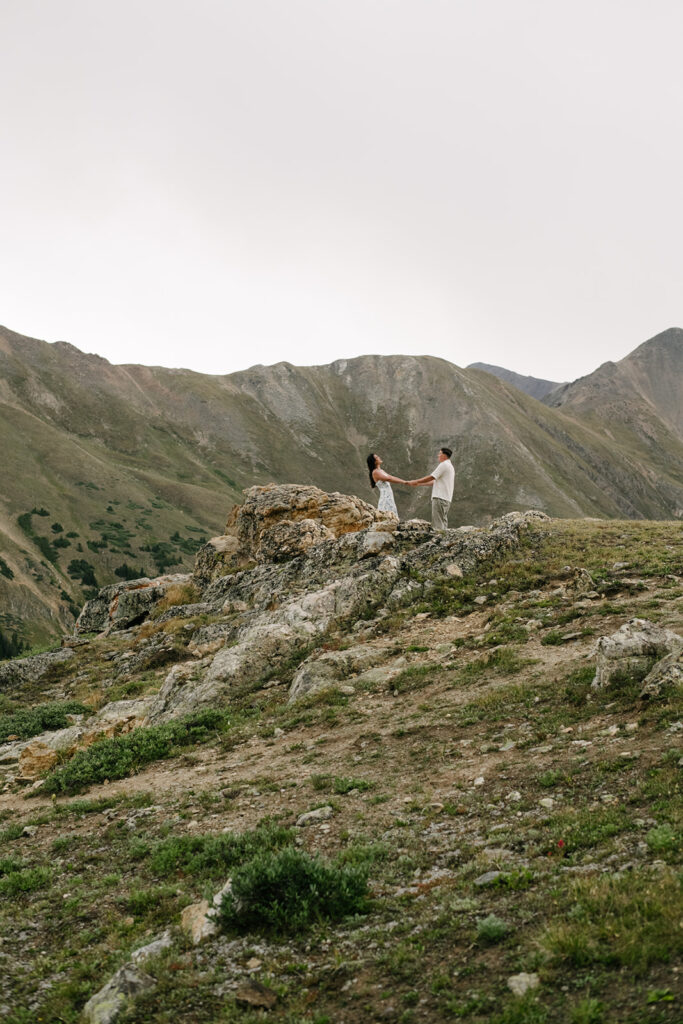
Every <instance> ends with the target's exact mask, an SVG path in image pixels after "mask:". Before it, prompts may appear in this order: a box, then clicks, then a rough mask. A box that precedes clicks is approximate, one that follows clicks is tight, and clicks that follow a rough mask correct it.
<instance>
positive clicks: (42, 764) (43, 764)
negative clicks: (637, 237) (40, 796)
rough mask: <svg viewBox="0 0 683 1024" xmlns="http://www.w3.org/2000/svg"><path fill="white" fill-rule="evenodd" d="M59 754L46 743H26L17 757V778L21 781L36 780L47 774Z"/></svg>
mask: <svg viewBox="0 0 683 1024" xmlns="http://www.w3.org/2000/svg"><path fill="white" fill-rule="evenodd" d="M58 760H59V754H58V753H57V751H56V750H53V749H52V747H49V746H48V745H47V744H46V743H41V742H40V740H32V741H31V742H30V743H27V744H26V746H25V747H24V749H23V750H22V752H21V754H20V755H19V777H20V778H21V779H26V780H28V779H37V778H38V777H39V776H40V775H44V774H45V772H48V771H49V770H50V768H52V767H53V766H54V765H55V764H56V763H57V761H58Z"/></svg>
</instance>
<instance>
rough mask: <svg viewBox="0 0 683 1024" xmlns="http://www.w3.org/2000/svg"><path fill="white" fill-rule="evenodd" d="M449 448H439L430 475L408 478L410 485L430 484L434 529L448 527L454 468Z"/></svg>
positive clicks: (445, 528) (453, 484)
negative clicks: (433, 468)
mask: <svg viewBox="0 0 683 1024" xmlns="http://www.w3.org/2000/svg"><path fill="white" fill-rule="evenodd" d="M452 454H453V452H452V451H451V449H450V448H439V464H438V466H437V467H436V469H435V470H434V472H433V473H432V474H431V475H430V476H423V477H422V478H421V479H420V480H409V481H408V483H409V484H410V485H411V487H421V486H423V485H424V486H427V485H429V484H431V485H432V526H433V527H434V529H435V530H447V529H448V510H449V508H450V507H451V501H452V500H453V488H454V486H455V470H454V469H453V463H452V462H451V455H452Z"/></svg>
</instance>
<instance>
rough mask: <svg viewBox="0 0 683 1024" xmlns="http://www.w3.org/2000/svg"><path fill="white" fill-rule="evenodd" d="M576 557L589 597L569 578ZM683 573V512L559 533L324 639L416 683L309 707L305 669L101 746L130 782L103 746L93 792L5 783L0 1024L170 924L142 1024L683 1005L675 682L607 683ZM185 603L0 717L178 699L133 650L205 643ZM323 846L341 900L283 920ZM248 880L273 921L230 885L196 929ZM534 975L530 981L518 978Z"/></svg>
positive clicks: (603, 1012) (477, 1015) (321, 878)
mask: <svg viewBox="0 0 683 1024" xmlns="http://www.w3.org/2000/svg"><path fill="white" fill-rule="evenodd" d="M574 569H582V570H586V571H588V572H589V573H590V574H591V575H592V578H593V581H595V586H596V590H595V592H590V593H582V594H579V593H574V592H572V587H571V582H572V580H573V579H574V578H575V577H574V571H573V570H574ZM682 583H683V548H682V538H681V531H680V526H679V525H678V524H674V523H665V522H659V523H655V522H647V523H644V522H625V521H621V522H619V521H614V522H601V523H599V522H586V521H566V522H559V521H555V522H550V523H548V522H545V523H537V524H536V525H535V526H534V527H533V529H532V530H531V531H530V532H529V533H528V535H527V536H526V539H525V541H524V542H523V544H522V546H521V547H520V548H517V549H515V550H514V552H513V553H512V555H508V556H506V557H505V558H501V559H500V560H499V561H497V562H495V563H493V564H491V563H489V564H486V565H483V566H481V567H480V569H479V570H478V571H477V573H476V574H475V575H473V576H468V577H465V578H464V579H454V580H452V582H451V583H450V584H449V585H448V587H439V588H435V589H432V590H431V591H429V592H427V593H426V594H425V595H424V597H423V598H422V599H421V601H420V602H419V603H414V604H413V605H412V606H410V607H407V608H403V609H400V610H398V611H396V610H395V611H393V612H392V613H391V614H390V615H387V614H384V613H382V614H379V615H378V616H377V618H375V619H362V620H360V621H359V622H358V623H357V624H354V626H353V628H352V631H351V634H348V633H331V634H330V635H329V636H327V637H326V638H325V650H327V651H334V650H340V649H343V648H344V647H348V645H349V644H350V643H353V644H358V643H361V644H364V645H366V646H367V648H368V649H372V648H374V647H377V648H380V647H381V648H382V649H384V650H385V651H386V652H387V653H386V657H387V658H389V659H390V660H391V663H392V664H394V663H396V661H397V659H399V658H402V659H403V661H402V662H401V664H402V669H401V671H400V673H399V674H398V675H396V674H394V675H393V676H391V677H387V676H386V675H385V676H382V671H381V670H382V669H383V668H384V667H385V666H383V665H381V664H380V665H379V666H378V667H377V669H376V672H377V674H376V675H374V676H373V674H372V673H369V674H366V676H365V677H363V678H360V677H359V678H358V679H353V678H352V679H350V680H348V681H347V682H348V683H349V684H350V685H346V686H340V687H337V688H331V689H328V690H325V691H323V692H322V693H320V694H318V695H316V696H314V697H310V698H309V699H308V700H305V701H303V702H302V703H299V704H296V705H293V706H292V705H289V704H288V703H287V687H288V683H289V681H290V679H291V677H292V674H293V673H294V671H295V669H296V665H291V666H289V667H286V668H285V669H284V670H283V671H282V672H280V673H278V676H277V678H275V679H272V680H270V681H269V682H268V683H267V685H265V686H263V687H261V688H260V689H257V690H254V689H253V688H247V689H245V690H243V691H242V692H237V693H235V694H234V695H233V697H232V700H231V703H230V706H229V708H228V709H227V710H226V711H225V712H215V711H212V712H210V715H212V716H213V717H211V718H209V717H207V716H206V714H205V717H204V719H202V721H201V722H200V721H199V720H198V719H197V720H196V721H194V722H192V723H190V722H189V721H188V722H186V723H184V724H183V723H180V722H178V723H171V725H173V728H174V729H175V732H174V733H173V735H171V732H170V731H169V730H170V725H168V724H167V725H164V726H162V727H159V728H157V729H156V731H155V730H154V729H139V730H138V731H137V732H135V733H132V734H130V735H128V736H125V735H124V736H121V737H120V738H119V739H118V740H109V741H105V742H106V743H108V744H109V746H108V747H107V748H106V751H107V760H106V765H107V766H108V767H107V771H108V772H109V773H111V774H110V777H109V778H108V779H107V780H106V781H103V775H102V771H103V766H104V764H105V761H104V760H103V754H98V747H97V745H95V747H91V748H90V751H89V752H88V751H86V752H85V754H84V756H83V759H82V761H81V767H80V769H79V772H80V774H78V775H75V774H74V773H73V772H72V776H71V778H72V783H71V785H72V789H73V788H81V789H82V790H84V791H83V792H81V793H80V794H79V795H76V796H65V795H63V793H64V788H65V787H64V786H60V785H57V784H54V785H52V786H50V785H49V784H48V787H47V788H48V794H49V791H50V788H52V790H53V791H54V792H55V793H56V794H57V796H56V798H55V799H51V798H50V797H49V795H47V796H46V795H44V794H43V795H38V796H35V795H34V796H33V797H30V796H28V797H26V796H25V791H22V789H21V788H19V787H18V786H16V785H9V786H8V787H6V790H5V792H3V793H2V794H0V926H1V927H2V931H3V934H4V935H5V936H6V939H5V942H4V944H3V947H2V950H3V971H2V972H1V976H0V1007H1V1008H2V1014H3V1019H4V1020H5V1021H6V1022H7V1024H27V1022H28V1021H33V1020H41V1021H43V1022H44V1024H57V1022H62V1024H77V1021H79V1019H80V1013H81V1010H82V1007H83V1006H84V1004H85V1002H86V1001H87V1000H88V999H89V998H90V996H91V995H92V994H93V993H94V992H96V991H97V990H98V989H99V988H101V986H102V985H103V984H104V983H105V982H106V981H107V980H108V979H109V978H110V977H111V976H112V974H113V973H114V972H115V971H116V970H117V969H118V968H119V967H120V966H121V965H122V964H123V963H125V962H126V961H127V960H128V959H129V957H130V953H131V951H132V950H135V949H137V948H138V947H140V946H143V945H145V944H147V943H149V942H150V941H151V940H152V939H153V938H155V937H158V936H159V935H161V934H162V932H163V931H164V929H166V928H169V929H170V939H171V945H170V946H169V947H168V948H166V949H165V950H161V951H159V953H158V954H157V955H156V956H154V957H152V958H151V959H150V960H148V961H147V962H145V964H144V965H143V969H144V971H145V973H146V974H147V975H149V977H150V978H151V980H152V983H153V984H154V988H153V989H151V990H150V991H149V992H144V993H142V994H141V995H140V996H139V997H138V998H137V999H136V1000H134V1001H132V1002H131V1003H129V1005H128V1007H127V1009H126V1010H125V1012H124V1013H123V1014H122V1016H121V1017H120V1018H119V1019H120V1021H121V1024H143V1022H144V1024H166V1022H169V1021H172V1020H182V1021H183V1022H188V1024H189V1022H192V1024H217V1022H226V1024H227V1022H234V1024H256V1022H257V1021H260V1020H264V1019H266V1011H265V1010H263V1009H259V1008H258V1007H259V1006H266V1005H269V1006H270V1007H271V1008H270V1009H269V1010H268V1011H267V1019H269V1020H273V1021H282V1022H286V1024H324V1022H328V1024H331V1022H337V1021H339V1022H341V1021H344V1022H346V1024H366V1022H368V1021H380V1020H388V1021H396V1022H401V1024H413V1022H415V1024H416V1022H421V1021H423V1022H434V1024H437V1022H438V1024H441V1022H443V1021H451V1020H452V1021H457V1020H462V1021H466V1022H469V1024H567V1022H572V1024H641V1022H643V1021H650V1022H656V1024H675V1022H678V1021H680V1019H681V999H682V998H683V990H682V986H681V970H680V968H681V953H682V952H683V945H682V934H681V927H680V896H681V890H680V880H681V874H680V872H681V850H682V845H681V838H682V837H683V819H682V818H681V806H682V804H681V788H680V775H681V767H680V719H681V712H682V710H683V709H682V706H681V693H680V688H679V689H678V690H676V688H675V687H674V688H672V689H670V690H668V691H667V692H666V693H665V694H663V695H662V697H661V698H660V699H656V700H652V701H650V702H646V701H643V700H641V699H640V697H639V692H640V681H641V678H642V671H640V670H636V669H633V671H629V672H625V673H622V676H621V677H620V678H619V680H618V682H616V683H614V684H613V685H612V687H611V688H610V689H608V690H605V691H593V690H591V687H590V681H591V679H592V677H593V673H594V668H595V652H594V647H595V641H596V639H597V637H599V636H600V635H603V634H610V633H612V632H613V631H614V630H616V629H618V628H619V627H620V626H621V625H622V624H623V623H624V622H626V621H627V620H628V619H630V618H632V617H634V616H639V617H646V618H648V619H650V620H652V621H655V622H657V623H659V624H661V625H664V626H667V627H669V628H670V629H673V630H676V631H678V632H679V633H683V586H682ZM477 598H482V599H483V604H482V603H481V602H477V600H476V599H477ZM191 622H192V623H194V626H195V627H197V626H198V625H200V622H199V621H198V620H197V617H196V616H194V617H191V618H190V619H189V620H188V619H187V618H183V617H182V616H181V617H180V618H176V619H171V620H169V621H165V622H161V621H157V622H149V623H146V624H144V625H142V626H140V627H137V628H136V629H134V630H133V631H132V632H130V633H128V634H118V635H117V634H112V635H110V636H109V637H100V638H97V639H93V640H91V641H90V643H89V644H86V645H84V646H83V647H80V648H78V649H77V650H76V653H75V657H74V660H73V661H72V662H70V663H68V668H67V670H66V671H65V670H62V669H60V670H59V671H58V672H55V674H54V675H53V676H52V678H50V679H49V681H48V684H47V686H46V684H45V683H44V682H43V683H41V684H40V687H38V686H35V687H34V688H33V689H32V690H26V689H22V690H20V691H16V692H12V693H8V694H6V695H5V697H4V703H3V706H2V711H3V712H4V714H3V715H2V716H0V731H1V730H2V728H3V727H4V728H5V733H6V732H7V730H8V729H9V728H11V729H12V731H13V732H17V731H18V730H19V729H23V730H24V732H23V733H22V735H30V732H28V731H27V730H30V728H31V725H32V722H33V720H34V719H35V720H36V721H37V720H38V719H40V720H41V721H43V720H45V715H46V714H47V710H46V708H45V705H46V703H47V702H48V701H49V702H51V704H50V708H51V709H52V712H51V713H52V714H55V713H56V712H57V711H58V710H59V709H58V708H56V704H55V702H64V701H77V702H79V706H80V707H81V710H83V709H85V710H86V712H87V711H88V710H92V709H94V708H97V707H99V706H100V705H101V704H103V703H105V702H107V701H109V700H111V699H116V698H121V697H124V696H130V695H144V694H146V693H152V692H155V691H157V690H158V688H159V687H160V685H161V684H162V682H163V679H164V677H165V675H166V672H167V670H168V668H167V667H165V668H150V667H144V666H139V667H138V668H136V669H135V670H132V671H130V672H128V674H127V675H123V676H121V675H119V677H118V678H119V680H120V681H119V682H118V683H117V682H116V681H115V679H112V673H114V674H115V673H116V669H115V666H117V665H123V664H124V659H123V658H122V656H123V655H124V654H125V653H126V652H127V651H128V650H133V651H135V650H137V648H138V646H139V645H140V644H141V643H142V642H149V640H150V638H157V639H159V640H164V641H171V640H172V641H174V642H182V639H181V638H182V637H183V636H185V637H187V632H186V630H185V627H186V626H188V625H189V624H190V623H191ZM186 642H187V640H185V643H186ZM104 665H106V666H108V667H107V669H106V672H103V666H104ZM105 675H106V677H107V678H104V676H105ZM112 684H113V685H112ZM30 703H35V704H36V705H40V706H41V707H42V710H41V707H36V708H34V709H33V711H31V713H30V715H29V714H28V713H27V711H26V709H27V705H28V704H30ZM43 727H44V726H43ZM37 728H40V726H35V727H34V731H36V729H37ZM164 729H165V730H166V732H165V733H164V732H163V730H164ZM131 737H133V738H134V737H137V740H136V743H137V746H136V749H135V752H134V754H131V750H132V739H131ZM3 738H4V737H3ZM99 749H101V750H104V748H103V747H101V748H99ZM86 755H87V756H86ZM98 757H99V760H98ZM130 757H133V760H132V761H130V760H129V761H126V758H130ZM72 764H73V762H72ZM119 764H121V765H124V770H122V771H121V772H120V773H119V774H120V776H122V777H118V778H117V781H113V778H114V777H116V776H115V775H114V773H115V772H117V771H118V765H119ZM126 765H127V767H126ZM94 766H97V772H99V774H96V772H95V767H94ZM59 772H60V768H59V766H58V768H57V770H56V772H55V773H54V774H53V776H52V779H53V782H54V780H55V779H59V778H61V779H62V781H63V780H64V778H65V776H64V775H63V774H62V775H61V776H60V775H59ZM88 773H90V774H88ZM74 779H76V781H77V782H78V786H74V784H73V780H74ZM323 806H324V807H327V808H329V812H327V811H326V812H325V813H326V814H328V816H327V817H322V818H321V819H320V820H318V821H313V822H312V823H311V824H309V825H305V826H304V825H301V826H299V827H297V826H296V824H295V823H296V822H297V820H298V818H299V816H300V815H301V814H303V813H305V812H308V811H311V810H313V809H316V808H320V807H323ZM283 851H284V852H283ZM302 854H306V855H310V856H311V857H314V858H315V857H319V858H323V860H322V863H321V862H319V861H316V862H315V863H316V864H318V865H319V867H318V868H315V870H316V871H317V874H316V876H315V877H316V881H317V883H318V885H323V884H324V885H325V886H327V890H326V891H327V892H328V896H329V899H328V902H327V903H325V904H320V905H319V907H320V906H322V907H323V910H322V911H321V910H320V909H319V907H318V910H316V909H315V907H314V906H313V902H312V900H313V897H311V898H310V899H306V898H304V897H303V896H302V897H301V898H300V899H299V901H298V903H297V911H296V915H294V914H291V915H290V916H289V917H287V916H285V917H283V916H282V914H280V916H279V917H278V916H277V914H276V911H277V907H275V908H274V906H273V904H271V903H269V896H268V884H267V880H268V878H275V877H277V878H278V899H279V900H281V901H282V900H283V899H284V896H283V893H284V891H285V888H286V886H287V884H288V883H291V882H292V881H293V880H298V881H300V880H301V878H302V875H301V872H302V871H303V870H304V868H305V869H306V870H309V868H310V862H309V861H308V860H305V859H302ZM323 868H324V870H325V871H327V872H329V874H325V873H324V872H323ZM311 870H313V869H311ZM276 873H277V874H276ZM229 877H232V878H233V882H234V884H235V885H238V884H239V885H241V886H243V891H245V892H249V893H250V894H251V895H250V899H251V900H252V902H251V903H250V906H251V908H252V914H251V917H247V916H246V915H243V914H240V911H239V907H238V906H235V904H234V903H233V904H231V905H230V909H229V911H226V913H225V914H224V917H223V919H222V922H221V930H220V931H219V932H218V934H216V935H215V936H214V937H213V938H210V939H209V940H208V941H206V942H204V943H203V944H202V945H200V946H194V945H193V944H192V943H191V942H190V940H189V939H188V938H187V936H185V935H183V933H182V932H181V930H180V928H179V922H180V915H181V912H182V911H183V909H184V908H185V907H186V906H188V905H189V904H191V903H194V902H195V901H197V900H199V899H201V898H208V899H209V900H211V898H212V896H213V894H214V893H216V892H217V891H218V890H219V889H220V888H221V887H222V886H223V884H224V883H225V881H226V879H227V878H229ZM365 879H367V880H368V888H367V892H366V893H365V895H364V896H362V898H361V897H360V896H359V893H362V886H363V885H364V880H365ZM340 880H343V887H342V888H343V898H342V896H340V895H339V893H340V890H338V889H336V888H335V886H337V885H338V884H339V885H341V882H340ZM298 881H297V884H298ZM254 886H256V889H254ZM250 887H251V888H250ZM297 891H298V892H299V893H300V894H301V893H305V892H306V890H305V889H303V888H299V889H298V890H297ZM363 891H364V890H363ZM330 894H331V895H330ZM332 896H334V899H335V900H337V902H336V903H335V902H334V900H333V899H332ZM349 911H351V913H350V914H349V913H348V912H349ZM271 912H272V914H275V916H271V917H270V918H269V917H268V916H267V915H268V914H269V913H271ZM308 915H310V916H308ZM269 922H270V923H269ZM522 974H524V975H525V976H527V980H529V977H530V978H531V980H532V982H533V983H535V987H533V988H530V989H529V990H528V991H527V992H526V994H524V995H516V994H515V993H514V992H513V990H512V989H511V979H515V978H517V979H518V978H519V976H520V975H522ZM517 983H518V982H517ZM258 1000H261V1002H260V1003H259V1001H258ZM264 1001H265V1002H264Z"/></svg>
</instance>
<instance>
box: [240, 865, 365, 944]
mask: <svg viewBox="0 0 683 1024" xmlns="http://www.w3.org/2000/svg"><path fill="white" fill-rule="evenodd" d="M368 909H369V899H368V884H367V872H366V871H365V870H364V869H363V868H362V867H356V866H346V867H340V866H338V865H337V864H333V863H326V862H325V861H324V860H322V859H321V858H320V857H311V856H310V855H309V854H307V853H304V852H303V851H302V850H297V849H294V848H293V847H286V848H285V849H283V850H280V851H278V852H276V853H272V852H267V853H262V854H259V855H258V856H256V857H254V858H253V859H252V860H250V861H248V862H247V863H246V864H244V865H243V866H242V867H239V868H237V869H236V870H235V871H234V872H233V875H232V889H231V891H230V892H229V893H227V894H226V895H225V896H224V897H223V901H222V903H221V907H220V920H221V924H222V925H223V927H224V928H226V929H237V930H239V931H248V930H249V929H256V930H264V931H272V932H290V933H293V932H300V931H303V930H305V929H306V928H309V927H310V926H311V925H313V924H315V923H316V922H319V921H322V920H332V921H337V920H340V919H341V918H343V917H346V916H347V915H349V914H362V913H365V912H367V910H368Z"/></svg>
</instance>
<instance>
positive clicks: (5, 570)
mask: <svg viewBox="0 0 683 1024" xmlns="http://www.w3.org/2000/svg"><path fill="white" fill-rule="evenodd" d="M0 576H6V577H7V579H8V580H13V579H14V573H13V572H12V570H11V569H10V567H9V565H8V564H7V562H6V561H5V559H4V558H0Z"/></svg>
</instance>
